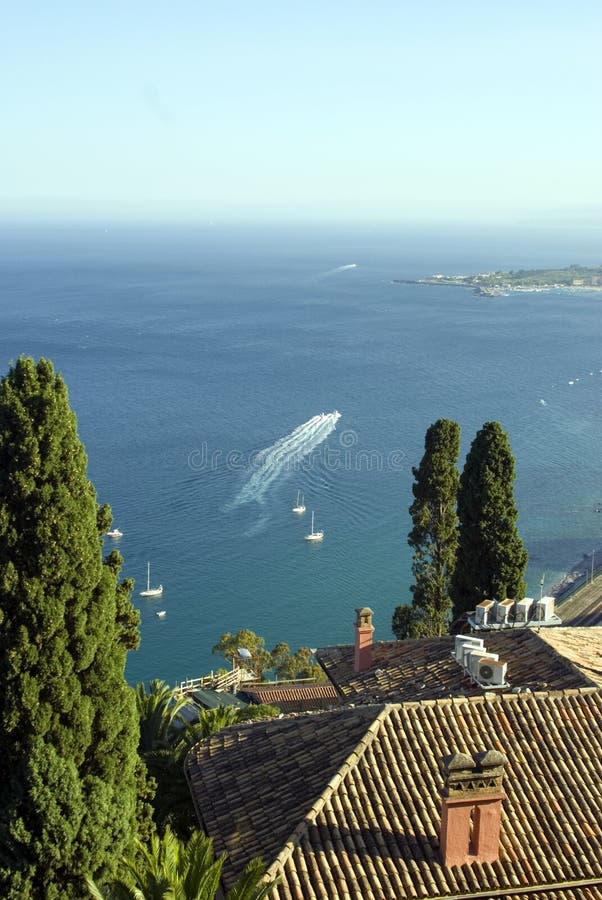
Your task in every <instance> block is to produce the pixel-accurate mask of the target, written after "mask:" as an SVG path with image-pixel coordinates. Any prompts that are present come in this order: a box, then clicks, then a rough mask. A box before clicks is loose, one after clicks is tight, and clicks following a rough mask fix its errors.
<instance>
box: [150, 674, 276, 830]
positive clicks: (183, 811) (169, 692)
mask: <svg viewBox="0 0 602 900" xmlns="http://www.w3.org/2000/svg"><path fill="white" fill-rule="evenodd" d="M136 707H137V710H138V715H139V719H140V743H139V748H138V749H139V753H140V756H141V758H142V760H143V762H144V764H145V766H146V769H147V772H148V774H149V776H150V777H151V778H152V779H153V782H154V783H155V785H156V791H155V795H154V799H153V808H154V818H155V823H156V825H157V827H158V828H159V829H160V830H161V831H163V830H165V828H166V827H168V828H171V829H172V830H173V831H174V833H175V834H176V835H177V836H178V837H180V838H182V839H185V838H188V837H189V836H190V835H191V834H192V832H193V831H194V828H195V826H196V819H195V813H194V807H193V804H192V798H191V795H190V788H189V786H188V782H187V780H186V775H185V764H186V757H187V755H188V753H189V751H190V750H191V749H192V748H193V747H194V745H195V744H197V743H198V742H199V741H201V740H203V739H205V738H208V737H210V736H211V735H213V734H217V732H218V731H221V729H222V728H227V727H228V726H230V725H237V724H239V723H240V722H245V721H248V720H250V719H254V718H258V717H262V718H271V717H273V716H277V715H278V713H279V710H278V709H276V708H275V707H272V706H267V705H265V704H253V705H250V706H246V707H242V708H239V707H235V706H219V707H217V708H216V709H199V708H197V707H195V708H194V714H191V711H192V707H191V705H190V704H189V701H188V699H187V698H186V697H185V696H184V695H182V694H180V692H179V691H177V690H175V689H174V688H170V687H169V686H168V685H167V684H165V682H164V681H159V680H158V679H155V680H154V681H151V683H150V685H149V689H148V691H147V690H146V688H145V686H144V684H143V683H139V684H138V685H137V686H136ZM185 707H188V714H187V715H184V714H183V711H184V708H185Z"/></svg>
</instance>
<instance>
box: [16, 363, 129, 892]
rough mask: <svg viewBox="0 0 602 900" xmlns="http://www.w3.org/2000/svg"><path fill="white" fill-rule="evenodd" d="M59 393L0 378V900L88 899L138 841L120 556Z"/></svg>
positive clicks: (26, 366) (37, 376)
mask: <svg viewBox="0 0 602 900" xmlns="http://www.w3.org/2000/svg"><path fill="white" fill-rule="evenodd" d="M86 465H87V460H86V454H85V451H84V448H83V445H82V444H81V442H80V441H79V439H78V436H77V426H76V419H75V415H74V413H73V412H72V411H71V408H70V406H69V399H68V395H67V389H66V387H65V384H64V382H63V381H62V379H61V378H60V376H58V375H56V374H55V373H54V370H53V366H52V364H51V363H50V362H48V361H46V360H44V359H41V360H39V362H37V363H34V361H33V360H32V359H25V358H21V359H19V361H18V362H17V364H16V365H15V366H14V367H12V368H11V369H10V370H9V373H8V375H7V376H6V377H5V378H4V379H3V380H2V382H0V628H1V633H2V650H1V651H0V895H1V896H2V897H4V898H9V900H12V898H15V900H16V898H20V900H22V898H24V897H36V898H46V900H54V898H57V900H58V898H61V900H63V898H76V897H83V896H86V888H85V883H84V880H83V877H84V875H86V874H89V875H93V876H95V877H97V876H98V877H107V876H110V875H111V874H112V873H113V871H114V865H115V864H116V861H117V860H118V859H119V858H120V856H121V855H122V854H123V853H124V852H126V850H127V849H128V847H130V846H131V843H132V841H134V840H135V839H136V837H137V833H136V824H135V816H136V807H137V802H138V791H137V773H139V771H140V770H139V761H138V756H137V752H136V751H137V744H138V733H139V732H138V723H137V715H136V706H135V698H134V693H133V691H132V690H131V688H129V687H128V686H127V685H126V683H125V681H124V666H125V659H126V653H127V650H128V649H131V648H134V647H136V646H137V643H138V629H137V624H138V616H137V613H135V611H134V609H133V607H132V605H131V603H130V600H129V588H131V583H129V584H128V583H127V582H122V583H119V581H118V578H119V570H120V566H121V557H120V556H119V554H118V553H116V552H113V553H111V554H110V556H109V557H108V558H107V559H106V560H105V561H104V562H103V559H102V554H101V541H100V535H101V534H102V533H103V532H104V531H106V529H107V527H108V525H109V523H110V518H111V514H110V510H109V509H108V507H102V508H99V506H98V504H97V501H96V495H95V492H94V488H93V486H92V484H91V483H90V482H89V481H88V479H87V477H86Z"/></svg>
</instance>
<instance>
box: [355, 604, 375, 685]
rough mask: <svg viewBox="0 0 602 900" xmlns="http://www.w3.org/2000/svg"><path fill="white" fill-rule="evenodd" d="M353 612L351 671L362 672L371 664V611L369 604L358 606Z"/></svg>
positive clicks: (372, 631) (372, 632)
mask: <svg viewBox="0 0 602 900" xmlns="http://www.w3.org/2000/svg"><path fill="white" fill-rule="evenodd" d="M355 612H356V618H355V658H354V661H353V671H354V672H364V671H365V670H366V669H369V668H370V666H371V665H372V635H373V634H374V625H373V624H372V616H373V612H372V610H371V609H370V607H369V606H358V607H357V609H356V610H355Z"/></svg>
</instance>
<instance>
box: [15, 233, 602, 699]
mask: <svg viewBox="0 0 602 900" xmlns="http://www.w3.org/2000/svg"><path fill="white" fill-rule="evenodd" d="M600 236H601V235H600V232H599V231H596V230H585V229H568V230H560V229H552V228H550V229H541V228H540V229H536V228H534V227H529V226H528V225H522V226H516V227H515V228H506V229H504V230H502V229H497V230H494V229H480V230H477V229H473V230H471V229H468V228H465V229H448V230H445V229H436V228H426V227H421V228H414V229H412V228H408V227H407V228H401V227H400V228H393V227H390V228H367V227H366V228H363V229H359V228H356V229H352V228H334V227H333V228H330V229H329V228H325V227H322V228H319V229H318V228H314V229H311V228H305V229H301V228H299V229H293V228H272V229H269V228H266V227H263V228H251V227H246V228H244V227H238V228H234V227H232V228H226V227H223V228H205V229H198V228H164V229H158V228H157V229H152V228H147V229H142V228H139V229H134V228H130V229H127V228H118V229H109V230H105V229H104V228H98V227H94V226H85V227H84V226H82V227H78V228H76V227H74V226H70V227H55V228H50V227H47V228H45V229H37V230H36V229H26V228H22V229H12V230H10V229H6V228H5V229H4V230H3V231H2V233H1V234H0V238H1V244H0V291H1V294H0V360H1V361H2V365H1V366H0V368H1V369H2V371H6V369H7V368H8V365H9V363H10V361H11V360H14V359H15V358H16V357H17V356H18V355H19V354H22V353H24V354H31V355H33V356H35V357H38V356H45V357H48V358H50V359H52V360H53V362H54V363H55V366H56V367H57V368H58V369H59V370H60V371H61V373H62V374H63V376H64V378H65V380H66V381H67V384H68V386H69V391H70V397H71V404H72V406H73V408H74V410H75V411H76V413H77V416H78V421H79V432H80V436H81V438H82V440H83V441H84V443H85V445H86V449H87V453H88V458H89V475H90V478H91V479H92V481H93V482H94V484H95V486H96V489H97V493H98V497H99V500H100V501H101V502H109V503H110V504H111V506H112V508H113V512H114V521H115V523H116V525H117V526H118V527H119V528H120V529H121V530H122V531H123V532H124V536H123V538H122V539H121V540H120V541H119V543H118V546H119V549H120V551H121V553H122V554H123V556H124V566H123V574H124V576H128V577H133V578H135V579H136V592H135V594H134V597H133V599H134V602H135V604H136V606H137V607H138V608H139V609H140V611H141V636H142V640H141V646H140V649H139V650H138V651H136V652H135V653H132V654H130V658H129V661H128V667H127V676H128V679H129V680H130V681H131V682H132V683H135V682H136V681H138V680H148V679H150V678H154V677H158V678H163V679H165V680H167V681H168V682H170V683H172V684H173V683H176V682H177V681H179V680H180V679H183V678H185V677H189V676H190V677H192V676H196V675H200V674H202V673H204V672H205V671H207V670H209V669H210V668H212V667H217V666H219V665H221V664H222V661H221V660H220V659H219V658H218V657H215V656H212V654H211V648H212V646H213V644H214V643H216V642H217V640H218V639H219V637H220V635H221V634H222V633H223V632H225V631H231V632H234V631H237V630H239V629H240V628H243V627H246V628H251V629H252V630H254V631H256V632H258V633H259V634H261V635H263V636H264V637H265V639H266V643H267V645H268V647H271V646H273V645H274V644H275V643H276V642H277V641H280V640H283V641H287V642H288V643H289V644H290V645H291V647H292V648H293V649H295V648H297V647H298V646H301V645H307V646H311V647H315V646H324V645H327V644H331V643H341V642H350V641H352V640H353V621H354V609H355V607H356V606H359V605H369V606H371V607H372V608H373V609H374V611H375V624H376V629H377V632H376V637H377V638H382V639H385V638H389V637H391V630H390V622H391V615H392V613H393V610H394V607H395V606H396V605H397V604H399V603H402V602H406V601H407V599H408V597H409V584H410V581H411V573H410V565H411V554H410V551H409V548H408V547H407V543H406V536H407V533H408V530H409V527H410V522H409V516H408V507H409V504H410V502H411V484H412V473H411V468H412V466H413V465H416V464H417V463H418V461H419V460H420V457H421V455H422V451H423V441H424V433H425V430H426V428H427V427H428V426H429V424H430V423H431V422H433V421H434V420H435V419H436V418H438V417H440V416H445V417H448V418H452V419H455V420H457V421H458V422H459V423H460V425H461V427H462V434H463V447H462V458H463V457H464V455H465V453H466V451H467V450H468V448H469V446H470V442H471V441H472V439H473V438H474V435H475V433H476V431H477V430H478V428H479V427H480V426H481V425H482V423H483V422H485V421H488V420H492V419H495V420H499V421H500V422H501V423H502V425H503V426H504V428H505V429H506V430H507V432H508V434H509V437H510V441H511V444H512V447H513V451H514V454H515V457H516V471H517V477H516V486H515V493H516V499H517V502H518V506H519V509H520V522H519V527H520V531H521V534H522V536H523V538H524V540H525V542H526V544H527V547H528V549H529V553H530V564H529V570H528V575H527V577H528V581H529V593H531V594H536V593H537V592H538V591H539V589H540V586H539V583H540V579H541V577H542V575H544V573H545V584H546V586H550V585H551V584H552V583H553V582H554V581H555V580H557V579H558V578H559V577H560V576H561V575H562V574H563V572H564V571H566V569H567V568H569V567H570V566H571V565H572V564H573V563H574V562H575V561H576V560H577V559H579V558H580V556H581V555H582V554H583V553H588V552H591V550H592V548H593V547H597V546H598V545H599V544H600V543H601V542H600V535H601V532H602V516H600V515H599V514H596V513H595V511H594V507H595V505H596V504H597V503H599V502H600V501H601V500H602V484H601V483H600V474H601V470H602V459H601V455H600V447H601V445H602V442H601V437H602V426H601V419H600V407H601V399H602V343H601V341H600V337H601V330H602V328H601V316H600V305H601V304H602V294H599V293H594V292H591V293H589V292H588V293H585V292H582V293H561V292H551V293H546V294H542V293H533V294H513V295H510V296H508V297H499V298H495V299H480V298H477V297H475V296H473V295H472V294H471V293H470V292H469V291H467V290H464V289H460V288H453V287H439V288H436V287H428V286H419V285H410V284H395V283H392V282H393V280H394V279H403V278H416V277H422V276H424V275H429V274H433V273H436V272H443V273H451V272H453V273H457V272H473V271H483V270H492V269H500V268H513V269H517V268H521V267H525V266H542V265H563V264H569V263H572V262H579V263H586V264H587V263H590V264H594V263H595V264H599V263H600V259H601V257H602V254H601V252H600ZM352 264H355V265H352ZM569 382H573V383H572V384H570V383H569ZM335 410H340V412H341V413H342V417H341V419H340V421H338V423H337V424H336V429H332V428H331V425H332V421H331V420H321V422H322V424H320V423H319V422H318V424H316V422H315V421H314V424H313V425H312V424H309V425H306V424H305V423H310V420H312V419H313V417H315V416H319V415H320V414H321V413H325V414H329V413H333V412H334V411H335ZM316 428H317V429H318V431H319V429H322V431H319V433H316ZM322 432H323V433H322ZM287 436H289V437H288V440H287V441H283V442H282V443H280V444H278V445H277V447H276V450H278V451H279V452H275V451H272V452H270V450H269V448H274V445H275V444H277V442H278V441H281V440H282V439H283V438H287ZM321 437H323V440H321V441H320V438H321ZM262 450H263V451H267V452H266V453H264V454H263V455H261V454H260V455H259V457H258V456H257V454H258V452H259V451H262ZM298 490H301V491H302V492H303V494H304V495H305V502H306V505H307V513H306V515H305V516H304V517H299V516H295V515H294V514H293V513H292V512H291V508H292V506H293V505H294V503H295V500H296V496H297V491H298ZM312 509H314V510H315V513H316V527H317V528H320V529H324V531H325V538H324V541H323V543H321V544H319V545H310V544H308V543H307V542H305V541H304V539H303V538H304V535H305V534H306V533H307V532H308V530H309V517H310V512H311V510H312ZM106 545H107V548H108V547H109V546H110V544H109V542H108V541H107V542H106ZM147 561H150V562H151V567H152V577H151V581H152V582H153V583H154V584H156V583H158V582H162V583H163V585H164V593H163V597H162V598H161V599H151V598H148V599H147V598H142V597H140V596H139V593H138V592H139V591H140V590H141V589H142V588H143V587H145V582H146V564H147ZM159 609H164V610H165V611H166V615H165V617H163V618H158V617H157V616H156V612H157V611H158V610H159Z"/></svg>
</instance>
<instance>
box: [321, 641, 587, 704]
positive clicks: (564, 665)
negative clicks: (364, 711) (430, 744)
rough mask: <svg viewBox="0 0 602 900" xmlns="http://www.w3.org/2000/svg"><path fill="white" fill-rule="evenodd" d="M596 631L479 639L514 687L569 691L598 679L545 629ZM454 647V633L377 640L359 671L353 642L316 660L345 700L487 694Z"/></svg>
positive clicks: (330, 648)
mask: <svg viewBox="0 0 602 900" xmlns="http://www.w3.org/2000/svg"><path fill="white" fill-rule="evenodd" d="M593 630H594V629H591V628H583V629H569V628H563V629H551V628H549V629H545V628H542V629H541V631H540V632H539V633H538V632H536V631H534V630H533V629H530V628H514V629H508V630H507V631H492V632H485V633H479V635H478V637H482V638H483V640H484V643H485V648H486V650H489V651H492V652H493V653H498V654H499V657H500V660H502V661H503V662H506V663H508V672H507V680H508V682H509V684H510V687H511V688H518V687H521V688H523V689H525V688H529V689H530V690H547V689H552V690H565V689H567V688H574V687H582V686H585V685H588V684H592V683H594V682H593V681H592V680H591V678H590V677H589V674H588V673H587V672H586V671H585V668H584V667H581V668H579V667H577V666H574V665H573V664H572V663H571V662H570V661H569V660H568V659H563V658H562V650H561V647H562V640H559V641H558V643H557V644H556V645H555V647H556V650H555V651H554V650H553V649H552V646H551V643H548V642H546V640H545V639H544V640H542V638H545V635H544V632H552V631H563V632H570V631H580V632H584V633H587V632H592V631H593ZM595 630H596V631H598V629H595ZM584 640H586V638H585V637H584ZM453 649H454V638H453V636H451V635H446V636H445V637H440V638H422V639H420V640H407V641H377V642H375V644H374V651H373V653H374V656H373V664H372V666H370V668H369V669H367V670H366V671H365V672H360V673H357V672H354V671H353V658H354V647H353V645H349V644H346V645H342V646H338V647H325V648H322V649H320V650H317V651H316V658H317V659H318V660H319V662H320V663H321V665H322V667H323V668H324V670H325V671H326V673H327V675H328V677H329V678H330V679H331V681H332V682H333V683H334V684H335V685H336V686H337V687H338V689H339V690H340V691H341V693H342V694H343V695H344V696H345V698H346V699H347V700H354V701H355V702H360V701H363V700H367V701H368V702H380V701H394V702H403V701H404V700H420V699H434V698H437V697H450V696H470V695H473V694H482V693H483V690H484V689H483V688H482V687H480V686H479V685H477V684H475V683H473V682H471V680H470V679H469V678H467V677H466V676H465V675H464V673H463V671H462V669H461V668H460V666H459V665H458V664H457V663H456V661H455V660H454V659H453V657H452V655H451V654H452V650H453Z"/></svg>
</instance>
